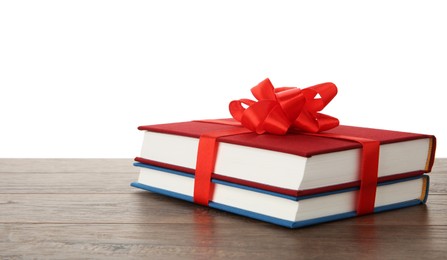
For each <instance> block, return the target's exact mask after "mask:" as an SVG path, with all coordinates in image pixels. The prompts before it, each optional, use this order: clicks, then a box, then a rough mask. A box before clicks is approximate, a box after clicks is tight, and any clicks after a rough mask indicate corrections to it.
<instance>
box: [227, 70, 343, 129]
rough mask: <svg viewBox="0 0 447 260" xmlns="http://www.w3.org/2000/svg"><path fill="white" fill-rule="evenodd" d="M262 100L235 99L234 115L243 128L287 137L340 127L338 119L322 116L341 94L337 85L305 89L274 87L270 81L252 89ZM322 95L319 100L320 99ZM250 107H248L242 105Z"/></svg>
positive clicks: (233, 103)
mask: <svg viewBox="0 0 447 260" xmlns="http://www.w3.org/2000/svg"><path fill="white" fill-rule="evenodd" d="M251 92H252V93H253V96H255V98H256V99H257V100H258V102H255V101H253V100H250V99H239V100H234V101H232V102H231V103H230V113H231V115H232V116H233V118H234V119H236V120H237V121H239V122H241V124H242V125H243V126H245V127H246V128H248V129H250V130H252V131H253V132H256V133H258V134H263V133H265V132H268V133H272V134H279V135H284V134H286V132H287V131H288V130H289V129H290V128H291V127H293V128H294V129H295V130H301V131H304V132H310V133H317V132H321V131H325V130H329V129H331V128H334V127H336V126H338V124H339V121H338V119H337V118H335V117H331V116H328V115H325V114H321V113H319V111H321V110H323V108H324V107H325V106H326V105H327V104H328V103H329V102H330V101H331V100H332V99H333V98H334V97H335V95H336V94H337V87H336V86H335V85H334V84H333V83H322V84H318V85H315V86H312V87H308V88H305V89H299V88H295V87H283V88H276V89H275V88H274V87H273V85H272V83H271V82H270V80H269V79H268V78H267V79H265V80H264V81H262V82H261V83H259V84H258V85H257V86H255V87H253V88H252V89H251ZM318 96H319V97H318ZM243 104H244V105H246V106H248V107H247V108H244V107H243V106H242V105H243Z"/></svg>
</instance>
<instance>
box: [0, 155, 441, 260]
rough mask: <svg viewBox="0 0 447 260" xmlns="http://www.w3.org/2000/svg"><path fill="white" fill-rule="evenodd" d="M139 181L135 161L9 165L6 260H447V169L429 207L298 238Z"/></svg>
mask: <svg viewBox="0 0 447 260" xmlns="http://www.w3.org/2000/svg"><path fill="white" fill-rule="evenodd" d="M137 177H138V170H137V169H136V168H134V167H133V166H132V159H0V259H250V258H251V259H355V258H362V259H447V159H436V162H435V165H434V168H433V171H432V172H431V173H430V177H431V179H430V195H429V199H428V202H427V204H426V205H421V206H415V207H410V208H405V209H400V210H395V211H389V212H384V213H379V214H374V215H368V216H363V217H357V218H351V219H346V220H341V221H334V222H330V223H324V224H320V225H316V226H311V227H306V228H301V229H295V230H290V229H287V228H283V227H279V226H275V225H272V224H268V223H264V222H261V221H257V220H252V219H249V218H245V217H241V216H237V215H234V214H230V213H226V212H222V211H218V210H214V209H210V208H206V207H202V206H198V205H194V204H192V203H188V202H184V201H181V200H177V199H172V198H168V197H165V196H161V195H158V194H153V193H150V192H145V191H141V190H139V189H135V188H132V187H130V186H129V184H130V182H132V181H135V180H136V179H137Z"/></svg>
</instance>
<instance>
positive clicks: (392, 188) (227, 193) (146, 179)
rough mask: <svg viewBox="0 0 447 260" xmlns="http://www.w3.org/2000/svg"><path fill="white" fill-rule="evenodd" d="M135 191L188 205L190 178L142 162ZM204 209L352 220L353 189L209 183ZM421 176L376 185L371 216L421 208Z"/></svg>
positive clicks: (297, 220) (424, 179)
mask: <svg viewBox="0 0 447 260" xmlns="http://www.w3.org/2000/svg"><path fill="white" fill-rule="evenodd" d="M134 165H135V166H137V167H139V168H140V174H139V178H138V181H137V182H133V183H132V184H131V185H132V186H133V187H136V188H140V189H143V190H148V191H151V192H155V193H159V194H163V195H166V196H170V197H174V198H179V199H182V200H186V201H190V202H192V201H193V191H194V175H191V174H188V173H185V172H181V171H175V170H171V169H167V168H161V167H156V166H152V165H148V164H143V163H135V164H134ZM212 183H213V186H214V187H213V189H214V192H213V196H212V198H211V200H210V203H209V206H210V207H212V208H216V209H220V210H224V211H228V212H232V213H235V214H239V215H243V216H246V217H250V218H254V219H258V220H262V221H266V222H270V223H273V224H277V225H281V226H284V227H288V228H299V227H304V226H309V225H314V224H317V223H322V222H328V221H334V220H338V219H344V218H350V217H355V216H356V211H355V205H356V198H357V193H358V187H354V188H348V189H341V190H334V191H330V192H324V193H318V194H313V195H308V196H290V195H284V194H280V193H276V192H271V191H266V190H262V189H258V188H253V187H248V186H243V185H240V184H235V183H231V182H226V181H221V180H216V179H213V180H212ZM428 186H429V178H428V176H427V175H421V176H417V177H411V178H405V179H399V180H394V181H388V182H382V183H379V184H378V186H377V193H376V200H375V208H374V213H376V212H381V211H387V210H393V209H398V208H403V207H409V206H414V205H418V204H423V203H425V202H426V200H427V196H428Z"/></svg>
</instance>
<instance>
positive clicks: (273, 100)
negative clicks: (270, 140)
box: [194, 79, 380, 215]
mask: <svg viewBox="0 0 447 260" xmlns="http://www.w3.org/2000/svg"><path fill="white" fill-rule="evenodd" d="M251 91H252V93H253V95H254V96H255V97H256V98H257V99H258V102H255V101H252V100H249V99H240V100H235V101H232V102H230V105H229V108H230V113H231V115H232V116H233V118H234V119H236V120H237V121H239V122H235V121H228V120H203V121H204V122H212V123H218V124H224V125H235V126H239V127H235V128H234V129H229V130H221V131H213V132H210V133H205V134H202V135H201V137H200V139H199V147H198V153H197V161H196V172H195V181H194V202H195V203H197V204H201V205H205V206H207V205H208V203H209V201H210V200H211V199H212V194H213V185H212V183H211V175H212V173H213V172H214V166H215V163H216V159H217V151H218V142H217V139H218V138H219V137H224V136H229V135H238V134H244V133H251V132H256V133H258V134H264V133H270V134H277V135H285V134H287V133H288V132H290V133H294V134H306V135H314V136H319V137H325V138H336V139H343V140H350V141H355V142H358V143H360V144H361V145H362V154H361V159H360V169H359V172H360V175H359V178H360V190H359V192H358V195H357V205H356V212H357V215H364V214H369V213H372V212H373V211H374V204H375V196H376V188H377V178H378V176H377V175H378V164H379V149H380V142H379V141H377V140H370V139H365V138H359V137H353V136H346V135H339V134H333V133H321V131H325V130H329V129H332V128H334V127H336V126H338V125H339V121H338V119H337V118H334V117H331V116H328V115H325V114H322V113H319V111H321V110H322V109H323V108H324V107H325V106H326V105H327V104H328V103H329V102H330V101H331V100H332V99H333V98H334V97H335V95H336V94H337V88H336V86H335V85H334V84H333V83H323V84H319V85H315V86H312V87H309V88H305V89H298V88H294V87H284V88H276V89H275V88H274V87H273V85H272V83H271V82H270V80H269V79H266V80H264V81H262V82H261V83H259V84H258V85H257V86H255V87H254V88H252V90H251ZM243 105H246V106H248V107H247V108H245V107H244V106H243Z"/></svg>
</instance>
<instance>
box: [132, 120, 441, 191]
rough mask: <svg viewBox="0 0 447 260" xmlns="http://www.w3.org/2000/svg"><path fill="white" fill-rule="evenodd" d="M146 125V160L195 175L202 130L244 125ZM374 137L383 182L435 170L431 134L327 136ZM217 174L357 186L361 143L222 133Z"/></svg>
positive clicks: (348, 130) (341, 130) (277, 183)
mask: <svg viewBox="0 0 447 260" xmlns="http://www.w3.org/2000/svg"><path fill="white" fill-rule="evenodd" d="M224 121H228V122H229V124H221V123H218V121H217V122H216V121H213V120H211V121H207V120H204V121H188V122H177V123H168V124H157V125H145V126H140V127H139V128H138V129H139V130H141V131H143V132H144V141H143V145H142V150H141V154H140V156H139V157H136V158H135V160H136V161H138V162H141V163H145V164H151V165H155V166H159V167H164V168H169V169H173V170H180V171H183V172H187V173H191V174H194V171H195V169H194V168H195V165H196V159H197V158H196V157H197V151H198V142H199V137H200V136H201V135H202V134H204V133H209V132H213V131H220V130H226V129H232V128H235V127H240V126H236V125H232V124H231V123H232V122H233V121H232V120H231V119H228V120H224ZM325 133H330V134H337V135H345V136H353V137H360V138H367V139H373V140H377V141H379V142H380V152H379V170H378V180H379V182H383V181H389V180H396V179H400V178H404V177H411V176H417V175H421V174H423V173H427V172H430V171H431V168H432V166H433V163H434V155H435V149H436V138H435V136H433V135H428V134H418V133H408V132H400V131H391V130H384V129H373V128H365V127H355V126H346V125H339V126H337V127H335V128H332V129H330V130H327V131H324V132H323V134H325ZM217 141H218V143H219V145H218V152H217V159H216V164H215V168H214V173H213V176H212V177H213V178H215V179H220V180H224V181H229V182H233V183H237V184H242V185H248V186H252V187H256V188H260V189H264V190H270V191H274V192H279V193H282V194H287V195H291V196H303V195H311V194H315V193H320V192H325V191H330V190H335V189H343V188H349V187H355V186H358V185H359V182H360V180H359V179H360V177H359V167H360V157H361V148H362V146H361V144H360V143H358V142H355V141H349V140H342V139H334V138H330V137H327V136H313V135H307V134H302V133H293V132H292V133H288V134H286V135H274V134H268V133H266V134H262V135H259V134H256V133H243V134H236V135H230V136H224V137H219V138H218V139H217Z"/></svg>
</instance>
